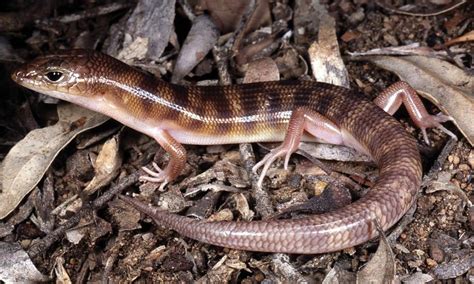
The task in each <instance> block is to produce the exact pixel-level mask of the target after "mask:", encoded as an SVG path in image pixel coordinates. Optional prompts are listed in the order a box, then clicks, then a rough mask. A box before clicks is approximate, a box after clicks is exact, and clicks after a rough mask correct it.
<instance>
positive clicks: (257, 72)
mask: <svg viewBox="0 0 474 284" xmlns="http://www.w3.org/2000/svg"><path fill="white" fill-rule="evenodd" d="M279 80H280V72H279V71H278V66H277V65H276V63H275V61H273V59H271V58H270V57H265V58H262V59H259V60H256V61H252V62H250V63H249V64H248V68H247V72H246V73H245V78H244V83H245V84H246V83H253V82H267V81H279Z"/></svg>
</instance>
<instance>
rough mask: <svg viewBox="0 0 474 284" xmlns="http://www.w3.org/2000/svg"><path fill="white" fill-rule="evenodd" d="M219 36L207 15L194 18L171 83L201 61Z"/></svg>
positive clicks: (181, 77)
mask: <svg viewBox="0 0 474 284" xmlns="http://www.w3.org/2000/svg"><path fill="white" fill-rule="evenodd" d="M218 37H219V31H218V29H217V27H216V25H215V24H214V23H213V22H212V21H211V19H210V18H209V17H208V16H207V15H202V16H199V17H197V18H196V19H194V21H193V26H192V27H191V30H190V31H189V33H188V35H187V37H186V40H185V41H184V44H183V48H181V51H180V52H179V55H178V59H177V60H176V65H175V66H174V71H173V77H172V78H171V83H174V84H176V83H178V82H179V81H181V79H183V78H184V76H186V75H187V74H188V73H189V72H191V70H192V69H193V68H194V67H195V66H196V65H197V64H198V63H199V62H201V61H202V60H203V59H204V57H205V56H206V54H207V53H208V52H209V50H211V48H212V47H213V46H214V44H215V43H216V42H217V38H218Z"/></svg>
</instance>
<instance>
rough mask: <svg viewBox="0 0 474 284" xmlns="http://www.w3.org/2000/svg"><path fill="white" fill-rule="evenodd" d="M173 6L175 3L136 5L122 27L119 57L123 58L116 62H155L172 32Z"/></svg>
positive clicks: (143, 0)
mask: <svg viewBox="0 0 474 284" xmlns="http://www.w3.org/2000/svg"><path fill="white" fill-rule="evenodd" d="M175 3H176V1H175V0H164V1H154V0H140V1H138V4H137V6H136V7H135V10H134V11H133V13H132V14H131V15H130V17H129V18H128V20H127V23H126V25H125V31H124V35H125V36H124V38H123V39H122V40H123V44H122V45H123V49H122V51H121V52H120V54H121V56H125V55H126V56H125V57H118V58H119V59H125V58H127V59H128V61H131V60H132V59H135V58H136V59H139V58H142V57H143V58H145V57H146V58H148V59H151V60H158V59H159V58H160V56H161V54H162V53H163V51H164V50H165V48H166V46H167V45H168V42H169V40H170V37H171V34H172V32H173V22H174V16H175ZM145 54H146V56H145ZM112 55H117V54H115V53H114V54H112ZM134 56H136V57H135V58H134Z"/></svg>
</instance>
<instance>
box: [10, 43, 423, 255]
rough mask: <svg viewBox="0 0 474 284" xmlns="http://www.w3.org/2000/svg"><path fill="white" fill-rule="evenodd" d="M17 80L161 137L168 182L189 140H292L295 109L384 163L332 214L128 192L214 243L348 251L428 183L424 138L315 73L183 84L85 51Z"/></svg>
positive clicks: (165, 219)
mask: <svg viewBox="0 0 474 284" xmlns="http://www.w3.org/2000/svg"><path fill="white" fill-rule="evenodd" d="M55 71H58V72H60V73H61V74H62V75H63V76H65V77H66V78H62V79H60V80H58V82H51V80H48V79H47V78H46V76H47V74H49V75H48V76H51V77H52V78H53V79H56V78H55V77H54V76H53V75H54V74H50V73H51V72H55ZM48 72H49V73H48ZM56 75H57V74H56ZM12 78H13V79H14V80H15V81H16V82H18V83H19V84H21V85H23V86H25V87H27V88H30V89H33V90H35V91H38V92H41V93H45V94H47V95H51V96H54V97H57V98H60V99H64V100H67V101H70V102H72V103H76V104H79V105H82V106H84V107H87V108H90V109H92V110H95V111H98V112H101V113H104V114H107V115H109V116H110V117H112V118H114V119H116V120H118V121H120V122H122V123H123V124H125V125H127V126H129V127H131V128H134V129H136V130H138V131H140V132H143V133H145V134H147V135H150V136H152V137H154V138H155V139H157V141H158V142H159V143H160V144H161V145H162V146H164V147H165V149H166V150H167V151H168V152H170V154H171V156H172V158H173V159H174V165H173V166H172V168H173V169H171V170H169V169H168V168H169V167H168V168H167V169H165V171H167V172H166V175H167V178H169V180H166V182H168V181H171V180H172V179H173V178H174V177H175V176H176V175H178V174H179V172H178V173H176V171H180V168H182V166H183V162H182V160H183V159H182V157H183V156H184V157H185V151H184V148H182V146H181V144H180V143H184V144H202V145H209V144H224V143H242V142H257V141H260V142H261V141H282V140H283V139H284V137H285V132H286V131H287V127H288V124H289V121H290V117H291V114H292V112H294V111H295V110H298V109H299V110H301V109H305V110H307V111H309V112H310V113H317V114H318V115H321V116H322V117H324V118H326V119H327V120H328V121H330V122H331V123H334V124H335V125H336V126H337V127H338V128H339V129H338V130H337V131H340V133H342V134H343V135H341V136H342V137H343V138H344V139H342V144H346V145H350V146H353V147H356V148H359V149H362V150H364V151H366V152H367V153H368V154H370V155H371V156H372V158H373V159H374V161H375V162H376V163H377V165H378V167H379V170H380V175H379V178H378V179H377V181H376V182H375V184H374V186H373V187H372V188H371V189H370V191H369V193H367V194H366V195H365V196H364V197H363V198H361V199H359V200H357V201H356V202H354V203H352V204H350V205H349V206H347V207H345V208H342V209H339V210H336V211H333V212H330V213H325V214H321V215H314V216H310V217H307V218H303V219H295V220H272V221H253V222H206V221H199V220H194V219H190V218H186V217H183V216H179V215H175V214H170V213H167V212H165V211H159V210H155V209H151V208H149V207H147V206H145V205H143V204H142V203H139V202H138V201H136V200H133V199H130V198H127V197H122V198H124V200H126V201H127V202H129V203H130V204H132V205H133V206H135V207H137V208H140V209H141V210H142V211H144V212H146V213H148V214H150V215H151V216H153V218H154V219H155V221H156V222H157V223H159V224H162V225H164V226H167V227H170V228H171V229H173V230H175V231H177V232H179V233H180V234H182V235H185V236H187V237H190V238H193V239H196V240H200V241H203V242H206V243H210V244H215V245H219V246H224V247H231V248H236V249H244V250H253V251H266V252H287V253H305V254H307V253H311V254H312V253H323V252H330V251H336V250H340V249H343V248H347V247H351V246H354V245H357V244H360V243H363V242H365V241H367V240H370V239H372V238H374V237H375V236H377V235H378V232H377V229H376V225H375V222H378V223H379V224H380V226H381V228H382V229H384V230H386V229H388V228H389V227H391V226H392V225H393V224H395V222H397V221H398V220H399V219H400V218H401V217H402V216H403V214H404V213H405V212H406V211H407V210H408V208H409V207H410V206H411V205H412V203H413V202H414V200H415V195H416V193H417V190H418V189H419V186H420V182H421V175H422V168H421V163H420V156H419V153H418V151H417V147H416V143H415V140H414V139H413V138H412V137H411V136H409V135H408V134H407V133H406V131H405V130H404V129H403V127H402V126H401V125H400V124H399V123H398V122H397V121H396V120H395V119H393V118H392V117H391V116H390V115H388V114H387V113H385V112H384V111H383V110H382V109H380V108H379V107H378V106H376V105H375V104H374V103H372V102H370V101H368V100H366V99H364V98H363V96H361V95H360V94H357V93H355V92H353V91H351V90H348V89H345V88H341V87H337V86H333V85H329V84H324V83H316V82H309V81H280V82H264V83H254V84H244V85H234V86H214V87H197V86H191V87H182V86H177V85H171V84H168V83H166V82H163V81H160V80H158V79H156V78H154V77H152V76H150V75H147V74H144V73H142V72H140V71H137V70H136V69H134V68H131V67H129V66H127V65H126V64H124V63H122V62H120V61H118V60H115V59H113V58H111V57H109V56H107V55H104V54H101V53H98V52H94V51H84V50H73V51H66V52H63V53H60V54H57V55H54V56H45V57H40V58H38V59H36V60H34V61H32V62H31V63H29V64H27V65H25V66H23V67H21V68H20V69H19V70H18V71H16V72H15V73H14V74H13V75H12ZM302 123H303V122H302ZM297 125H298V124H297ZM347 137H349V138H347Z"/></svg>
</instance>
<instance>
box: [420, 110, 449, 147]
mask: <svg viewBox="0 0 474 284" xmlns="http://www.w3.org/2000/svg"><path fill="white" fill-rule="evenodd" d="M446 121H454V119H453V118H452V117H451V116H449V115H445V114H443V113H438V114H437V115H429V116H427V117H425V118H423V120H422V122H421V123H420V129H421V133H422V134H423V140H425V143H426V144H427V145H430V140H429V139H428V135H427V134H426V129H427V128H438V129H439V130H441V131H442V132H444V133H446V134H447V135H449V136H451V138H453V139H454V140H458V137H457V136H456V135H455V134H454V133H452V132H451V131H449V130H448V129H446V128H445V127H444V126H443V125H442V124H441V123H443V122H446Z"/></svg>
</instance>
